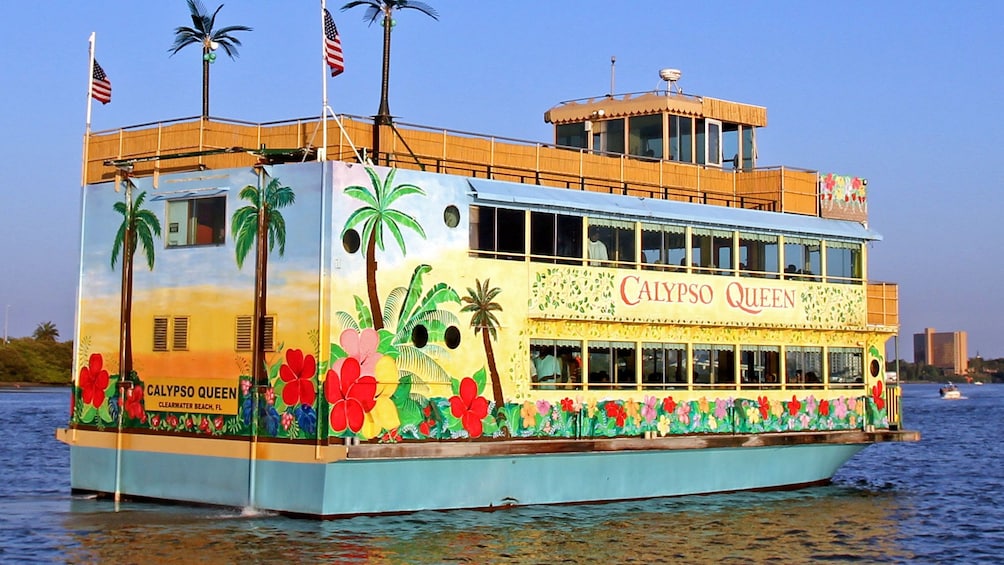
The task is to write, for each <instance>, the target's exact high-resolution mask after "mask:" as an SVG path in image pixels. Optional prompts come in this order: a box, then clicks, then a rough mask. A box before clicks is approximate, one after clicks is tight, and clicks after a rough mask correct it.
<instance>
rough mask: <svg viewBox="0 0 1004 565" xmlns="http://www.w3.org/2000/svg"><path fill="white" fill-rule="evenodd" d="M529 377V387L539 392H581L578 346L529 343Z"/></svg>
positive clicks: (557, 342) (562, 342) (550, 341)
mask: <svg viewBox="0 0 1004 565" xmlns="http://www.w3.org/2000/svg"><path fill="white" fill-rule="evenodd" d="M530 377H531V378H530V380H531V382H532V383H533V387H534V388H539V389H542V390H556V389H559V388H581V387H582V342H581V341H574V340H562V339H532V340H530Z"/></svg>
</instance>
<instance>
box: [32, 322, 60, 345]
mask: <svg viewBox="0 0 1004 565" xmlns="http://www.w3.org/2000/svg"><path fill="white" fill-rule="evenodd" d="M31 337H32V338H34V339H35V341H56V338H58V337H59V330H58V329H57V328H56V324H53V323H52V322H42V323H40V324H39V325H38V327H36V328H35V332H34V333H33V334H31Z"/></svg>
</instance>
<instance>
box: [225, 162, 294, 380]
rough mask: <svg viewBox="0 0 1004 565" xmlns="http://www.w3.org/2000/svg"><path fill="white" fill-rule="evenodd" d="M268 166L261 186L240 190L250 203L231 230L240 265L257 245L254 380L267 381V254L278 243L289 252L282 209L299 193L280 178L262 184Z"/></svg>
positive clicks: (239, 212)
mask: <svg viewBox="0 0 1004 565" xmlns="http://www.w3.org/2000/svg"><path fill="white" fill-rule="evenodd" d="M264 179H265V170H264V168H263V167H260V166H259V167H258V186H253V185H250V184H249V185H247V186H245V187H244V188H243V189H241V192H240V198H241V199H242V200H246V201H248V202H249V203H250V204H249V205H248V206H244V207H242V208H240V209H238V210H237V211H235V212H234V215H233V218H232V219H231V226H230V231H231V232H232V233H233V236H234V248H235V253H236V256H237V268H238V269H240V268H241V267H243V266H244V260H245V259H246V258H247V255H248V253H250V252H251V247H252V246H254V247H255V302H254V326H253V327H254V336H253V341H254V347H253V349H254V356H255V359H254V363H253V365H252V378H253V379H254V383H255V384H259V385H260V384H265V383H264V379H263V378H262V377H261V371H262V370H263V368H264V364H265V360H264V359H265V353H264V348H263V344H262V336H263V333H262V326H263V322H264V319H265V314H266V312H267V311H268V310H267V306H268V304H267V294H268V254H269V253H270V252H271V251H272V249H273V248H275V246H276V245H278V246H279V256H282V255H283V254H285V253H286V220H285V219H284V218H283V217H282V213H281V212H279V210H280V209H282V208H285V207H286V206H289V205H291V204H293V202H294V201H295V200H296V195H295V194H294V192H293V189H292V188H289V187H288V186H283V185H282V183H281V182H280V181H279V179H278V178H273V179H272V180H270V181H269V182H268V184H267V185H265V186H264V187H263V188H262V184H263V181H264Z"/></svg>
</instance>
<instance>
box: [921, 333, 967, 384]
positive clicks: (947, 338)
mask: <svg viewBox="0 0 1004 565" xmlns="http://www.w3.org/2000/svg"><path fill="white" fill-rule="evenodd" d="M913 362H914V363H923V364H924V365H931V366H932V367H936V368H938V369H943V370H945V371H951V372H952V374H954V375H965V374H966V373H967V372H968V371H969V357H968V343H967V340H966V332H935V331H934V328H924V333H922V334H913Z"/></svg>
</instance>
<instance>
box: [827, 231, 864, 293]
mask: <svg viewBox="0 0 1004 565" xmlns="http://www.w3.org/2000/svg"><path fill="white" fill-rule="evenodd" d="M860 280H861V244H860V243H846V242H843V241H827V242H826V282H834V283H852V282H856V281H860Z"/></svg>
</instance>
